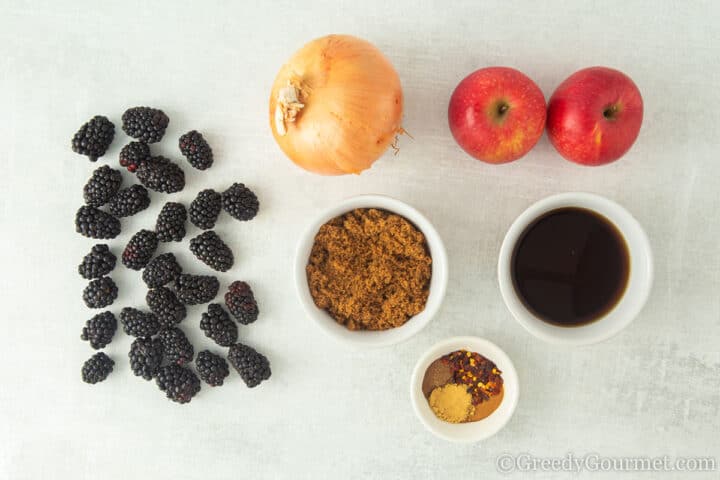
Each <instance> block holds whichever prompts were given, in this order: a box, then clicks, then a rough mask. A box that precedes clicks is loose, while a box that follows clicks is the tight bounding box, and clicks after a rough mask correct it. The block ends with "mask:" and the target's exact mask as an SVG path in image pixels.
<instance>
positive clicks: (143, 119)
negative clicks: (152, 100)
mask: <svg viewBox="0 0 720 480" xmlns="http://www.w3.org/2000/svg"><path fill="white" fill-rule="evenodd" d="M168 123H170V119H169V118H168V116H167V115H165V112H163V111H162V110H158V109H156V108H150V107H134V108H128V109H127V110H125V113H123V115H122V129H123V130H124V131H125V133H127V134H128V135H130V136H131V137H133V138H135V139H137V140H140V141H141V142H143V143H155V142H159V141H160V140H161V139H162V137H163V135H165V129H166V128H167V126H168Z"/></svg>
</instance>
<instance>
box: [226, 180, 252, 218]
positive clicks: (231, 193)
mask: <svg viewBox="0 0 720 480" xmlns="http://www.w3.org/2000/svg"><path fill="white" fill-rule="evenodd" d="M222 204H223V208H224V209H225V211H226V212H227V213H229V214H230V215H232V216H233V217H235V218H236V219H238V220H241V221H246V220H251V219H252V218H254V217H255V215H257V213H258V209H259V208H260V202H258V199H257V197H256V196H255V194H254V193H253V191H252V190H250V189H249V188H247V187H246V186H245V185H243V184H242V183H233V184H232V185H231V186H230V188H228V189H227V190H225V191H224V192H223V194H222Z"/></svg>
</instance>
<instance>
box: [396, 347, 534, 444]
mask: <svg viewBox="0 0 720 480" xmlns="http://www.w3.org/2000/svg"><path fill="white" fill-rule="evenodd" d="M410 383H411V386H410V397H411V400H412V404H413V408H414V410H415V413H416V414H417V416H418V418H419V419H420V421H421V422H422V423H423V425H425V427H426V428H427V429H428V430H430V431H431V432H432V433H434V434H435V435H437V436H438V437H440V438H442V439H445V440H449V441H455V442H477V441H480V440H484V439H487V438H489V437H491V436H493V435H495V434H496V433H497V432H499V431H500V430H501V429H502V428H503V427H504V426H505V424H507V422H508V421H509V420H510V417H512V415H513V412H514V411H515V407H516V406H517V403H518V398H519V394H520V389H519V382H518V377H517V373H516V371H515V367H514V366H513V364H512V361H511V360H510V358H508V356H507V355H506V354H505V352H503V351H502V350H501V349H500V348H499V347H498V346H497V345H495V344H494V343H492V342H489V341H488V340H485V339H482V338H477V337H454V338H450V339H447V340H443V341H442V342H439V343H438V344H436V345H434V346H433V347H432V348H430V349H429V350H428V351H427V352H426V353H425V354H424V355H423V356H422V357H421V358H420V360H419V361H418V363H417V364H416V365H415V369H414V370H413V374H412V380H411V382H410Z"/></svg>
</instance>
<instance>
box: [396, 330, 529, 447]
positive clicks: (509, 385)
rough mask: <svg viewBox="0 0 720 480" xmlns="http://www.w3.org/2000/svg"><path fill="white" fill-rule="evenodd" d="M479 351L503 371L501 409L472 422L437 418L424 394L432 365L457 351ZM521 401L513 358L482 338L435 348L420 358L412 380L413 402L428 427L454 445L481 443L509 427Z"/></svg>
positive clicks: (452, 340) (444, 343)
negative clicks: (427, 371)
mask: <svg viewBox="0 0 720 480" xmlns="http://www.w3.org/2000/svg"><path fill="white" fill-rule="evenodd" d="M463 349H464V350H468V351H471V352H477V353H479V354H480V355H482V356H484V357H486V358H487V359H489V360H491V361H493V362H494V363H495V365H497V367H498V368H499V369H500V371H501V372H502V378H503V389H504V390H505V392H504V394H503V399H502V402H501V403H500V406H499V407H498V408H497V410H495V411H494V412H493V413H491V414H490V416H488V417H486V418H484V419H482V420H480V421H477V422H470V423H448V422H445V421H443V420H440V419H439V418H437V417H436V416H435V413H433V411H432V409H431V408H430V405H429V404H428V401H427V399H426V398H425V395H423V392H422V383H423V378H424V377H425V371H426V370H427V368H428V367H429V366H430V364H431V363H432V362H434V361H435V360H437V359H438V358H440V357H442V356H443V355H447V354H448V353H451V352H454V351H456V350H463ZM519 398H520V382H519V381H518V376H517V372H516V371H515V366H514V365H513V363H512V361H511V360H510V358H509V357H508V356H507V355H506V354H505V352H503V351H502V350H501V349H500V347H498V346H497V345H495V344H494V343H492V342H490V341H488V340H485V339H484V338H478V337H453V338H448V339H447V340H443V341H441V342H439V343H436V344H435V345H433V346H432V347H431V348H430V349H429V350H428V351H427V352H425V353H424V354H423V356H422V357H420V360H418V362H417V364H416V365H415V369H414V370H413V373H412V379H411V381H410V400H411V401H412V405H413V409H414V410H415V414H416V415H417V416H418V418H419V419H420V421H421V422H422V424H423V425H425V428H427V429H428V430H430V431H431V432H432V433H434V434H435V435H437V436H438V437H440V438H442V439H444V440H449V441H451V442H479V441H480V440H485V439H486V438H489V437H492V436H493V435H495V434H496V433H497V432H499V431H500V430H502V428H503V427H504V426H505V424H507V422H508V421H509V420H510V417H512V415H513V412H515V407H517V403H518V399H519Z"/></svg>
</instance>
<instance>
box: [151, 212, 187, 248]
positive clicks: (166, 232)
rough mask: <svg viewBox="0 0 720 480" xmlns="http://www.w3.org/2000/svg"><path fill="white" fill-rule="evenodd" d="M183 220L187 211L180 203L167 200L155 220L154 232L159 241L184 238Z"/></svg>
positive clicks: (177, 240) (175, 240)
mask: <svg viewBox="0 0 720 480" xmlns="http://www.w3.org/2000/svg"><path fill="white" fill-rule="evenodd" d="M185 220H187V211H186V210H185V207H184V206H183V204H182V203H177V202H167V203H166V204H165V205H163V208H162V210H160V214H159V215H158V218H157V221H156V222H155V233H157V237H158V240H159V241H161V242H173V241H174V242H179V241H180V240H182V239H183V238H185Z"/></svg>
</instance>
